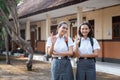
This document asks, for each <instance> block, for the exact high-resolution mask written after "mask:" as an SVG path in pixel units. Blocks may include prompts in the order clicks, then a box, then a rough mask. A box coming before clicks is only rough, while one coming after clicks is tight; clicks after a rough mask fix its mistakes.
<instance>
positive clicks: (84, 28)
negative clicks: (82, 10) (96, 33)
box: [81, 25, 89, 30]
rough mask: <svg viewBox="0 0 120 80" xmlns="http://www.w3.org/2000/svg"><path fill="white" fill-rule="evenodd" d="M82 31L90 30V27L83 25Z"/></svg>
mask: <svg viewBox="0 0 120 80" xmlns="http://www.w3.org/2000/svg"><path fill="white" fill-rule="evenodd" d="M81 30H89V27H88V26H87V25H82V26H81Z"/></svg>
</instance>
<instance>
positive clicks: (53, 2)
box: [18, 0, 74, 16]
mask: <svg viewBox="0 0 120 80" xmlns="http://www.w3.org/2000/svg"><path fill="white" fill-rule="evenodd" d="M70 1H74V0H24V2H23V3H22V4H21V5H19V6H18V14H19V16H25V15H28V14H31V13H34V12H37V11H40V10H44V9H47V8H52V7H55V6H58V5H61V4H64V3H67V2H70Z"/></svg>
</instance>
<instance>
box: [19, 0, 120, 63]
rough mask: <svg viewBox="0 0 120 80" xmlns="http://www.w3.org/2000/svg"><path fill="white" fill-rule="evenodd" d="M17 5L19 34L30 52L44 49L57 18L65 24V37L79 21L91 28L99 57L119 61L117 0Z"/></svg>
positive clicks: (41, 0) (42, 0)
mask: <svg viewBox="0 0 120 80" xmlns="http://www.w3.org/2000/svg"><path fill="white" fill-rule="evenodd" d="M24 1H25V2H23V3H22V2H21V4H20V5H19V6H18V14H19V18H20V25H21V30H20V32H21V36H22V37H23V38H24V39H26V40H29V41H30V42H31V45H32V47H33V49H34V51H40V52H45V43H46V40H47V38H48V36H49V34H50V33H51V32H54V33H55V32H56V29H57V24H58V23H59V22H60V21H67V22H68V24H69V26H70V27H69V33H68V34H69V36H70V37H71V38H73V37H74V36H75V35H76V34H77V28H78V27H79V25H80V24H81V23H82V22H83V21H87V22H89V23H90V24H91V25H92V27H93V29H94V37H95V38H96V39H97V40H98V41H99V43H100V46H101V53H100V54H99V58H98V59H99V60H101V61H106V62H114V63H120V0H24Z"/></svg>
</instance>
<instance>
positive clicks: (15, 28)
mask: <svg viewBox="0 0 120 80" xmlns="http://www.w3.org/2000/svg"><path fill="white" fill-rule="evenodd" d="M3 2H4V4H5V6H6V7H7V9H8V11H9V13H10V14H11V16H12V19H13V23H14V25H12V23H11V22H10V21H9V19H8V17H7V16H6V15H5V13H4V11H3V10H2V9H1V8H0V17H1V18H2V19H1V20H2V21H1V22H2V24H3V25H4V26H3V27H5V29H6V31H7V32H8V34H9V35H10V37H11V39H13V41H14V42H16V44H18V45H19V46H20V47H21V48H23V49H24V50H26V51H27V52H28V53H29V57H28V61H27V62H26V67H27V70H30V71H31V70H32V60H33V49H32V47H31V45H30V43H29V42H27V41H26V40H24V39H23V38H22V37H21V35H20V28H19V20H18V16H17V6H16V3H15V0H3ZM13 33H14V36H12V34H13ZM14 37H15V38H14ZM6 45H7V44H6ZM7 46H8V45H7ZM6 58H8V55H7V56H6Z"/></svg>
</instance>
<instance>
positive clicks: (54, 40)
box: [50, 32, 57, 44]
mask: <svg viewBox="0 0 120 80" xmlns="http://www.w3.org/2000/svg"><path fill="white" fill-rule="evenodd" d="M50 37H51V42H52V43H53V44H55V42H56V40H57V37H56V36H53V32H52V33H51V35H50Z"/></svg>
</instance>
